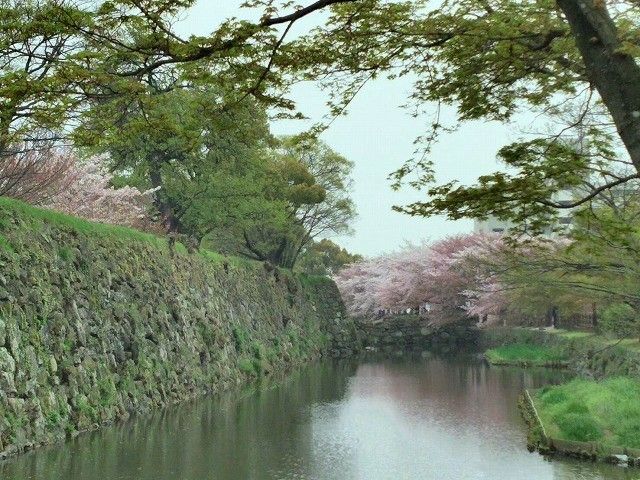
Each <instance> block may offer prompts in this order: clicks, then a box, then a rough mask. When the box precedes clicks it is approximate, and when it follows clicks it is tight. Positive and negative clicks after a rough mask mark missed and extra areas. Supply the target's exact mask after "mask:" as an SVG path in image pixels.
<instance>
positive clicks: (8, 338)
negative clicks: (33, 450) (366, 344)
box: [0, 198, 344, 454]
mask: <svg viewBox="0 0 640 480" xmlns="http://www.w3.org/2000/svg"><path fill="white" fill-rule="evenodd" d="M343 318H344V308H343V306H342V303H341V301H340V298H339V294H338V292H337V289H336V287H335V285H334V284H333V282H331V281H330V280H328V279H325V278H309V277H305V278H303V279H301V278H299V277H297V276H294V275H292V274H291V273H290V272H289V271H283V270H280V269H271V268H265V266H264V265H263V264H261V263H252V262H246V261H241V260H239V259H233V258H225V257H222V256H220V255H216V254H211V253H207V252H205V253H203V254H187V253H186V252H185V251H184V249H182V248H178V249H177V251H176V252H174V253H173V254H172V253H171V251H170V250H169V247H168V244H167V242H166V241H165V240H163V239H160V238H157V237H154V236H151V235H147V234H144V233H141V232H138V231H135V230H130V229H126V228H119V227H111V226H106V225H100V224H94V223H90V222H85V221H82V220H79V219H76V218H73V217H67V216H64V215H60V214H55V213H52V212H49V211H44V210H38V209H34V208H31V207H28V206H26V205H24V204H22V203H19V202H15V201H10V200H7V199H1V198H0V452H2V453H3V454H7V453H14V452H17V451H20V450H22V449H25V448H28V447H30V446H33V445H36V444H42V443H49V442H51V441H54V440H56V439H59V438H62V437H64V436H66V435H68V434H74V433H75V432H78V431H82V430H85V429H90V428H94V427H96V426H97V425H99V424H104V423H109V422H112V421H114V420H116V419H119V418H124V417H127V416H128V415H129V414H131V413H133V412H146V411H149V410H150V409H152V408H156V407H161V406H164V405H167V404H171V403H175V402H178V401H182V400H185V399H189V398H192V397H195V396H198V395H201V394H204V393H206V392H209V391H214V390H218V389H222V388H225V387H227V386H231V385H234V384H237V383H240V382H242V381H245V380H246V379H248V378H252V377H256V376H259V375H262V374H264V373H266V372H270V371H276V370H282V369H283V368H286V367H287V366H290V365H293V364H296V363H300V362H303V361H305V360H307V359H310V358H312V357H315V356H317V355H319V354H321V353H322V352H324V351H326V350H327V349H328V348H329V347H330V343H331V342H330V339H331V336H332V335H333V334H335V333H336V332H339V331H340V329H341V328H342V325H343V320H342V319H343Z"/></svg>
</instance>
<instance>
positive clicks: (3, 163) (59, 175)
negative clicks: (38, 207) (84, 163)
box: [0, 142, 75, 204]
mask: <svg viewBox="0 0 640 480" xmlns="http://www.w3.org/2000/svg"><path fill="white" fill-rule="evenodd" d="M74 164H75V158H74V156H73V155H72V154H71V152H69V151H68V150H65V149H61V148H55V147H54V146H52V145H51V144H32V143H28V142H25V143H23V144H20V145H13V146H11V147H10V148H8V149H6V150H2V151H0V195H2V196H6V197H11V198H17V199H18V200H23V201H25V202H28V203H33V204H39V203H43V202H45V201H47V200H48V199H49V198H50V197H51V196H53V195H55V194H57V193H59V192H60V191H62V190H64V189H65V188H67V187H68V186H69V184H71V183H73V181H74V174H73V171H72V170H73V166H74Z"/></svg>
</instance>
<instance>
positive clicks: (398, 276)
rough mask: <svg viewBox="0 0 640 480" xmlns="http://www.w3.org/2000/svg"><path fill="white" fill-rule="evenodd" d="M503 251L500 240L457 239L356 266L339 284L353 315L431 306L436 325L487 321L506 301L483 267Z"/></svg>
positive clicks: (489, 237) (344, 272)
mask: <svg viewBox="0 0 640 480" xmlns="http://www.w3.org/2000/svg"><path fill="white" fill-rule="evenodd" d="M501 247H502V242H501V240H500V238H499V237H497V236H495V235H482V234H472V235H457V236H453V237H449V238H446V239H444V240H440V241H438V242H435V243H433V244H431V245H426V244H425V245H420V246H408V247H406V248H404V249H403V250H400V251H398V252H395V253H392V254H389V255H383V256H380V257H377V258H373V259H369V260H366V261H363V262H360V263H357V264H354V265H351V266H349V267H347V268H346V269H344V270H342V271H341V272H339V273H338V275H337V276H336V282H337V284H338V287H339V288H340V291H341V292H342V295H343V297H344V299H345V303H346V305H347V307H348V309H349V311H350V312H351V313H352V314H354V315H360V316H367V315H373V314H375V313H376V312H377V311H378V310H380V309H392V310H394V309H395V310H404V309H407V308H411V309H416V308H418V307H420V306H422V305H429V307H430V314H429V319H430V320H431V321H432V322H434V323H446V322H450V321H454V320H458V319H461V318H464V317H471V316H477V317H480V318H483V317H486V316H487V315H488V314H491V313H497V312H498V311H499V310H500V309H501V308H502V304H501V302H502V301H504V299H503V297H502V296H501V295H500V293H499V292H500V285H499V282H498V281H497V280H496V279H495V278H494V275H493V272H492V271H491V268H489V264H488V263H485V262H484V261H483V260H485V259H489V258H491V257H492V256H493V255H494V254H495V252H496V251H498V250H499V249H500V248H501Z"/></svg>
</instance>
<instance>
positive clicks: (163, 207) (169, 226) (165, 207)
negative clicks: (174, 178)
mask: <svg viewBox="0 0 640 480" xmlns="http://www.w3.org/2000/svg"><path fill="white" fill-rule="evenodd" d="M153 165H154V163H152V165H151V168H150V171H149V180H150V181H151V186H152V187H153V188H158V187H160V190H158V191H156V192H155V193H154V194H153V201H154V203H155V205H156V208H157V209H158V211H159V212H160V216H161V217H162V223H163V224H164V227H165V229H166V231H167V233H168V234H169V237H170V239H171V240H172V242H175V234H176V233H177V232H178V219H177V218H176V215H175V212H174V211H173V208H172V206H171V204H170V203H169V202H168V201H167V200H166V198H163V196H164V194H163V191H162V175H161V174H160V170H159V168H160V167H159V166H157V167H156V168H153Z"/></svg>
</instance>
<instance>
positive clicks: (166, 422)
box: [0, 358, 640, 480]
mask: <svg viewBox="0 0 640 480" xmlns="http://www.w3.org/2000/svg"><path fill="white" fill-rule="evenodd" d="M555 380H558V374H557V373H555V374H554V373H553V372H548V371H547V372H544V371H537V372H531V371H523V370H519V369H509V368H490V367H488V366H486V365H485V364H483V363H482V362H480V361H477V360H472V359H453V360H451V359H449V360H445V359H439V358H431V359H426V358H418V359H415V358H414V359H396V360H381V361H373V360H372V361H363V362H360V363H356V362H342V363H333V362H328V361H327V362H324V363H320V364H318V365H315V366H311V367H309V368H307V369H304V370H302V371H301V372H298V373H296V374H294V375H293V376H292V377H291V378H289V379H287V380H286V381H285V382H284V383H283V384H281V385H280V386H277V387H271V388H267V389H262V390H261V391H257V392H254V393H252V394H247V395H244V396H242V397H241V398H238V395H235V396H234V395H227V396H225V397H223V398H209V399H203V400H200V401H198V402H195V403H191V404H188V405H183V406H180V407H177V408H173V409H169V410H167V411H165V412H163V413H159V414H156V415H154V416H152V417H147V418H143V419H136V420H134V421H131V422H129V423H128V424H125V425H121V426H118V427H112V428H109V429H106V430H102V431H100V432H95V433H93V434H87V435H82V436H80V437H79V438H77V439H75V440H73V441H70V442H68V443H67V444H65V445H62V446H58V447H51V448H45V449H40V450H38V451H35V452H31V453H28V454H26V455H23V456H21V457H18V458H15V459H12V460H9V461H7V462H5V463H1V464H0V478H1V479H2V480H25V479H39V480H40V479H47V480H116V479H117V480H123V479H126V480H129V479H131V480H133V479H135V480H209V479H211V480H214V479H215V480H270V479H274V480H275V479H277V480H294V479H295V480H356V479H357V480H405V479H406V480H422V479H425V480H426V479H438V480H446V479H452V480H464V479H491V480H502V479H514V480H528V479H531V480H545V479H557V480H569V479H571V480H573V479H581V480H592V479H607V480H610V479H636V478H640V471H638V470H624V469H621V468H617V467H611V466H607V465H596V464H592V463H581V462H577V461H570V460H566V459H565V460H562V459H553V460H547V459H544V458H543V457H542V456H540V455H538V454H537V453H529V452H528V451H527V449H526V445H525V436H526V431H525V427H524V425H523V423H522V421H521V420H520V417H519V414H518V411H517V407H516V399H517V397H518V394H519V393H520V392H521V391H522V389H523V388H525V387H536V386H539V385H541V384H543V383H547V382H553V381H555Z"/></svg>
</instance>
